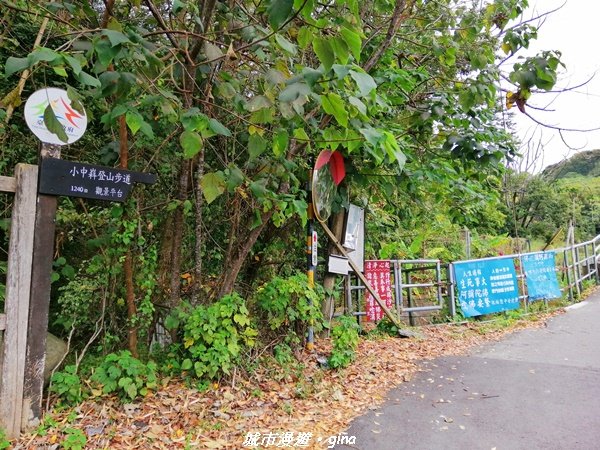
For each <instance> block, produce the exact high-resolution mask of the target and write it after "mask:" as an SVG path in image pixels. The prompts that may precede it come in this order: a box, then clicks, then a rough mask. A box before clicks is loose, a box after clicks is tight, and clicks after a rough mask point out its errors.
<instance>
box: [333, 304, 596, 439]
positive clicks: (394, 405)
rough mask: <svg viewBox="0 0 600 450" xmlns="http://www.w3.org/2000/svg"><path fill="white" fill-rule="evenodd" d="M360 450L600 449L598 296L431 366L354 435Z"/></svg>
mask: <svg viewBox="0 0 600 450" xmlns="http://www.w3.org/2000/svg"><path fill="white" fill-rule="evenodd" d="M347 433H348V435H349V436H355V437H356V440H354V439H353V441H354V442H355V444H354V445H352V446H344V445H337V446H335V448H336V449H350V448H352V449H360V450H401V449H407V450H408V449H410V450H419V449H423V450H437V449H444V450H452V449H460V450H472V449H473V450H475V449H482V450H492V449H495V450H520V449H523V450H525V449H526V450H532V449H543V450H552V449H560V450H562V449H586V450H587V449H590V450H592V449H593V450H597V449H600V294H599V293H596V294H593V295H592V296H591V297H589V298H588V299H587V300H586V301H585V302H582V303H578V304H575V305H574V306H572V307H569V308H568V310H567V312H566V313H565V314H562V315H560V316H556V317H554V318H552V319H550V320H549V321H548V323H547V327H545V328H541V329H529V330H523V331H520V332H517V333H515V334H512V335H510V336H509V337H508V338H506V339H504V340H502V341H500V342H496V343H493V344H488V345H485V346H484V347H481V348H479V349H478V350H476V351H474V352H473V353H472V354H470V355H468V356H463V357H444V358H438V359H435V360H432V361H429V362H425V363H424V365H423V367H422V370H421V371H420V372H419V373H418V374H417V375H416V376H415V377H414V378H413V379H412V380H411V381H410V382H408V383H404V384H403V385H402V386H400V387H399V388H397V389H395V390H393V391H391V392H390V393H389V394H388V396H387V401H386V403H385V404H384V405H382V407H381V408H380V409H377V410H374V411H370V412H369V413H367V414H366V415H364V416H361V417H359V418H357V419H355V420H354V421H353V422H352V424H351V426H350V428H349V429H348V430H347Z"/></svg>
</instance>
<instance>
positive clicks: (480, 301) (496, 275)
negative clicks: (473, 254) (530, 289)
mask: <svg viewBox="0 0 600 450" xmlns="http://www.w3.org/2000/svg"><path fill="white" fill-rule="evenodd" d="M453 266H454V277H455V280H456V285H457V288H458V301H459V304H460V308H461V309H462V312H463V315H464V316H465V317H473V316H480V315H482V314H491V313H495V312H499V311H506V310H509V309H518V308H519V306H520V305H519V286H518V283H517V273H516V270H515V263H514V261H513V259H512V258H502V259H491V260H479V261H467V262H457V263H454V264H453Z"/></svg>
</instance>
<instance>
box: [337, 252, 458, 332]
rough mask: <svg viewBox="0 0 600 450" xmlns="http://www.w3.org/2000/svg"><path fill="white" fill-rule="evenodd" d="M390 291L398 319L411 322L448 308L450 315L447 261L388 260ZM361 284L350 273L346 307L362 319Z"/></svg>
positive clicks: (449, 279) (449, 280) (450, 289)
mask: <svg viewBox="0 0 600 450" xmlns="http://www.w3.org/2000/svg"><path fill="white" fill-rule="evenodd" d="M390 272H391V273H390V275H391V281H392V286H393V290H392V294H393V300H394V306H395V311H396V314H397V315H398V318H399V319H403V318H408V320H409V322H410V324H411V325H415V317H416V315H417V314H419V313H425V312H433V311H441V310H443V309H444V308H448V314H449V315H453V311H454V307H453V295H452V288H451V286H452V281H451V273H450V271H449V265H448V264H442V262H441V261H440V260H439V259H411V260H408V259H396V260H390ZM364 291H365V286H364V285H363V284H362V283H361V281H360V280H359V279H358V277H356V276H355V275H353V274H350V275H349V276H348V278H347V282H346V310H347V312H348V313H351V314H353V315H355V316H357V317H358V318H359V319H362V318H364V316H365V315H366V312H365V311H364V308H363V303H364V302H363V301H362V300H363V298H364V293H365V292H364Z"/></svg>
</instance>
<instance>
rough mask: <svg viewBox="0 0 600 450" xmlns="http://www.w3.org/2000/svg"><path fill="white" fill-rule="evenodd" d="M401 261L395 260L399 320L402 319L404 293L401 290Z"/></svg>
mask: <svg viewBox="0 0 600 450" xmlns="http://www.w3.org/2000/svg"><path fill="white" fill-rule="evenodd" d="M399 267H400V263H399V262H398V260H397V259H395V260H394V297H396V315H397V316H398V320H400V317H401V316H400V314H401V311H402V293H401V292H400V289H401V288H400V285H401V284H402V280H400V270H399Z"/></svg>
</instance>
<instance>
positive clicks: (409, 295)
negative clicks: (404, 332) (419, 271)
mask: <svg viewBox="0 0 600 450" xmlns="http://www.w3.org/2000/svg"><path fill="white" fill-rule="evenodd" d="M405 273H406V284H411V279H410V272H409V271H408V270H407V271H406V272H405ZM406 297H407V299H408V307H409V308H412V306H413V301H412V292H411V289H410V288H407V289H406ZM408 323H409V324H410V326H411V327H414V326H415V318H414V316H413V313H412V312H411V311H409V312H408Z"/></svg>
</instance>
